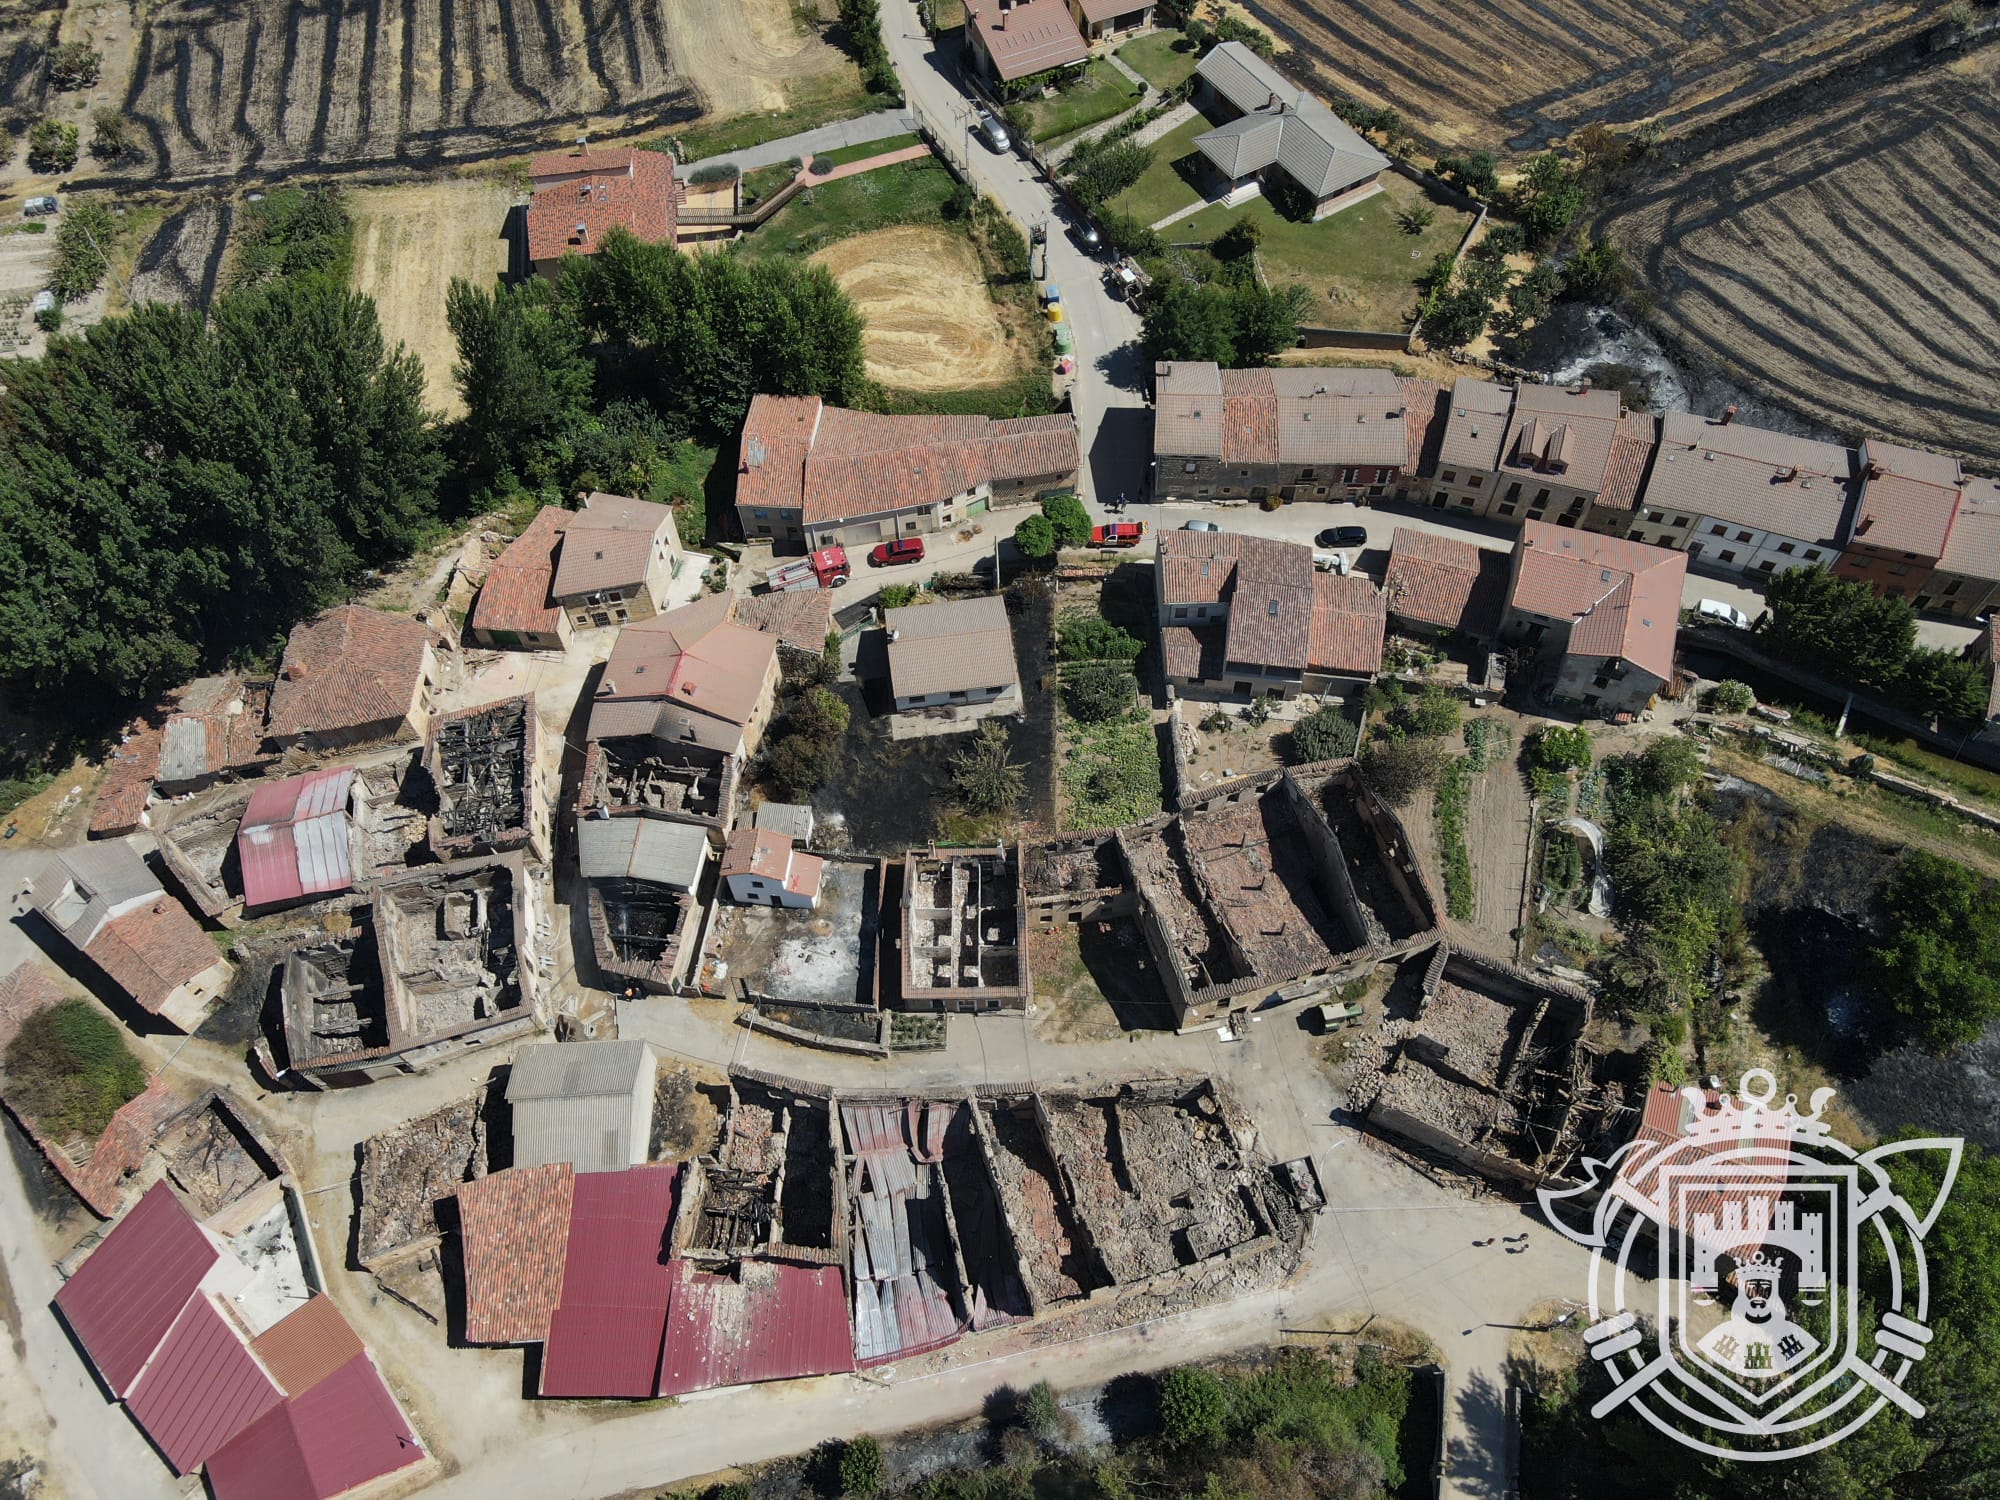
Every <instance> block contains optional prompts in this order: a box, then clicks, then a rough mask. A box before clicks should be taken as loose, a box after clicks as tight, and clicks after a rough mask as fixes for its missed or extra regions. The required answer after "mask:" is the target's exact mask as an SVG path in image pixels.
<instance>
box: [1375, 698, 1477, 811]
mask: <svg viewBox="0 0 2000 1500" xmlns="http://www.w3.org/2000/svg"><path fill="white" fill-rule="evenodd" d="M1363 704H1364V708H1365V710H1366V712H1368V713H1370V714H1380V715H1382V719H1381V722H1379V723H1378V724H1377V725H1376V726H1375V729H1374V734H1373V738H1371V739H1370V740H1369V742H1368V744H1367V745H1366V747H1364V748H1363V750H1362V752H1361V769H1362V772H1363V774H1365V775H1366V776H1367V778H1368V784H1369V785H1370V786H1372V787H1373V788H1374V789H1375V792H1376V795H1378V796H1379V797H1381V798H1382V800H1383V801H1385V802H1389V803H1392V804H1394V805H1395V806H1397V807H1402V806H1406V805H1407V804H1408V803H1410V802H1412V801H1414V800H1415V799H1416V797H1417V795H1418V794H1419V793H1421V792H1427V791H1429V790H1430V789H1431V788H1432V787H1434V786H1436V785H1437V783H1438V778H1439V777H1441V776H1442V775H1443V774H1444V770H1445V767H1446V766H1447V765H1449V764H1450V762H1451V759H1452V751H1451V746H1450V744H1449V743H1448V740H1449V737H1450V736H1451V735H1452V734H1453V733H1455V732H1456V731H1457V729H1458V727H1459V724H1460V723H1461V721H1462V720H1463V719H1464V717H1465V715H1464V711H1463V710H1462V709H1461V708H1460V707H1459V704H1458V700H1457V699H1456V698H1455V697H1453V696H1452V694H1451V691H1450V689H1448V688H1445V687H1443V686H1441V685H1439V684H1437V683H1431V684H1429V685H1428V686H1426V687H1424V688H1423V689H1422V690H1420V691H1419V692H1417V693H1415V694H1412V693H1410V692H1409V691H1408V690H1407V689H1406V688H1404V686H1403V685H1402V683H1400V682H1398V681H1396V680H1395V679H1394V678H1389V679H1386V680H1384V681H1382V682H1378V683H1375V684H1373V685H1372V686H1371V687H1370V688H1369V689H1368V692H1367V695H1366V697H1365V698H1364V699H1363Z"/></svg>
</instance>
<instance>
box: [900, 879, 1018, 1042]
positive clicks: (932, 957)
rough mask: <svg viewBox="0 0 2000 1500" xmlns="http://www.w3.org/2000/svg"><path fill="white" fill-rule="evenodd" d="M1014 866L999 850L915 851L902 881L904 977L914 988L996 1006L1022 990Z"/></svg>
mask: <svg viewBox="0 0 2000 1500" xmlns="http://www.w3.org/2000/svg"><path fill="white" fill-rule="evenodd" d="M1019 871H1020V867H1019V865H1018V863H1017V861H1016V857H1015V856H1013V855H1010V854H1007V853H1004V852H1001V851H999V850H993V851H955V852H953V853H951V854H913V855H911V856H910V859H909V863H908V870H907V875H906V877H905V886H904V895H903V901H904V917H903V946H904V953H905V957H904V964H905V972H904V980H903V994H904V997H905V998H906V999H908V998H911V997H912V996H913V995H915V996H921V997H923V998H938V999H940V1001H941V1003H945V1002H948V1001H951V1000H956V1001H958V1002H959V1003H960V1004H962V1005H964V1006H966V1007H978V1006H981V1005H990V1006H997V1005H998V1004H999V1003H1000V1001H1001V1000H1002V999H1004V998H1012V997H1014V996H1015V995H1017V994H1018V993H1019V992H1020V989H1021V947H1020V943H1021V910H1020V904H1019V902H1020V893H1019Z"/></svg>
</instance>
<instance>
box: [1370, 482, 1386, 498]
mask: <svg viewBox="0 0 2000 1500" xmlns="http://www.w3.org/2000/svg"><path fill="white" fill-rule="evenodd" d="M1386 488H1387V486H1386V485H1380V484H1371V485H1369V486H1368V493H1369V494H1370V495H1380V494H1381V493H1382V491H1383V490H1384V489H1386Z"/></svg>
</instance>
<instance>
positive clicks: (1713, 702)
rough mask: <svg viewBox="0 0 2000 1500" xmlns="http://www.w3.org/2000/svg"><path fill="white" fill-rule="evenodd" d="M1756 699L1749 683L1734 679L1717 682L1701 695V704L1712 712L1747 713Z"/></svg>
mask: <svg viewBox="0 0 2000 1500" xmlns="http://www.w3.org/2000/svg"><path fill="white" fill-rule="evenodd" d="M1756 701H1757V695H1756V694H1755V693H1753V692H1751V691H1750V685H1749V684H1748V683H1746V682H1737V681H1735V680H1734V679H1731V680H1730V681H1728V682H1718V683H1717V684H1716V685H1715V686H1714V687H1712V688H1710V689H1709V690H1708V691H1707V692H1705V693H1703V694H1702V695H1701V706H1702V707H1703V708H1704V709H1706V710H1707V711H1708V712H1709V713H1712V714H1741V713H1748V712H1749V711H1750V708H1751V707H1752V705H1754V704H1755V703H1756Z"/></svg>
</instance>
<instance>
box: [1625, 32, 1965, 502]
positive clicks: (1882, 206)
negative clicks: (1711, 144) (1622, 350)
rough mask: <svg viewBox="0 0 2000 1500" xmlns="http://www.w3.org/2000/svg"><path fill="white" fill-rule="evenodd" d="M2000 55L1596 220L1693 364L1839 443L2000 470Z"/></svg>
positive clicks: (1911, 83)
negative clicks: (1882, 437)
mask: <svg viewBox="0 0 2000 1500" xmlns="http://www.w3.org/2000/svg"><path fill="white" fill-rule="evenodd" d="M1996 79H2000V45H1991V46H1988V47H1987V48H1985V49H1984V50H1983V51H1980V52H1976V53H1973V54H1971V55H1969V56H1966V57H1963V58H1960V59H1958V60H1957V61H1955V62H1953V63H1951V64H1948V65H1945V66H1940V67H1933V68H1931V69H1928V70H1926V71H1924V72H1921V73H1918V74H1915V75H1912V76H1910V77H1907V78H1904V79H1901V80H1899V81H1896V82H1893V83H1890V84H1889V85H1887V86H1886V87H1881V88H1879V89H1875V88H1870V89H1867V90H1866V91H1857V92H1856V93H1855V94H1854V96H1853V97H1851V98H1847V99H1844V100H1841V101H1839V102H1837V103H1834V104H1833V105H1831V106H1829V107H1828V108H1825V109H1822V110H1819V111H1816V112H1814V113H1812V114H1808V115H1804V116H1801V117H1798V118H1795V119H1792V120H1790V121H1789V122H1787V123H1786V124H1784V125H1781V126H1778V127H1776V128H1773V129H1771V130H1768V131H1765V132H1763V133H1760V134H1757V135H1754V136H1749V137H1746V138H1743V139H1741V140H1738V141H1735V142H1733V143H1731V144H1730V145H1728V146H1726V147H1724V148H1722V149H1720V150H1717V151H1715V152H1713V153H1711V154H1709V155H1707V156H1704V157H1702V158H1700V159H1699V160H1697V161H1696V162H1695V163H1694V164H1693V165H1692V166H1691V167H1689V168H1687V169H1684V170H1681V171H1679V172H1676V173H1673V174H1672V175H1667V176H1663V177H1662V178H1660V179H1658V180H1656V181H1655V182H1654V183H1653V184H1652V185H1651V186H1650V187H1649V188H1648V189H1646V190H1643V191H1642V192H1641V193H1640V194H1639V195H1638V196H1636V197H1635V198H1633V199H1632V200H1630V201H1628V202H1627V203H1625V204H1623V205H1621V206H1620V207H1619V208H1618V209H1617V210H1616V211H1615V212H1614V213H1613V214H1612V215H1611V216H1610V218H1609V220H1608V228H1609V230H1610V233H1611V235H1612V237H1613V238H1614V239H1616V240H1617V241H1618V243H1620V244H1621V245H1623V246H1625V247H1626V250H1627V253H1628V255H1629V256H1630V257H1631V258H1632V260H1633V261H1634V263H1635V264H1636V265H1637V267H1638V268H1639V270H1640V272H1641V275H1642V279H1643V281H1644V283H1645V285H1646V286H1647V287H1648V288H1649V289H1650V290H1651V291H1652V292H1653V293H1654V294H1655V295H1656V296H1657V297H1658V299H1659V300H1658V312H1657V316H1656V321H1657V322H1658V323H1659V324H1660V325H1661V327H1662V330H1663V331H1664V332H1665V333H1666V334H1668V335H1669V336H1670V338H1672V339H1674V340H1677V341H1678V342H1680V343H1681V344H1682V345H1683V346H1684V347H1685V348H1686V350H1687V351H1688V352H1689V353H1690V354H1692V355H1694V356H1695V357H1696V358H1698V359H1700V360H1702V361H1705V362H1707V363H1709V364H1711V365H1713V366H1715V367H1716V368H1717V369H1719V370H1720V371H1722V372H1723V373H1724V374H1725V375H1727V376H1729V377H1730V378H1732V379H1735V380H1737V381H1740V382H1742V383H1744V384H1745V385H1747V386H1749V387H1750V388H1752V389H1761V390H1764V391H1767V392H1769V393H1770V394H1771V395H1772V396H1773V397H1775V398H1776V399H1777V400H1779V401H1781V402H1783V403H1785V404H1786V405H1788V406H1791V407H1792V408H1794V409H1795V410H1797V411H1799V412H1800V413H1802V414H1804V415H1805V416H1808V417H1811V418H1814V419H1816V420H1818V421H1820V422H1823V423H1825V424H1826V425H1828V426H1829V427H1831V428H1833V429H1834V430H1835V431H1838V432H1842V433H1850V432H1859V431H1871V432H1879V433H1885V434H1888V435H1890V436H1894V437H1898V438H1901V439H1903V440H1904V441H1907V442H1911V443H1915V444H1918V445H1920V446H1924V447H1932V448H1941V449H1945V450H1947V451H1952V452H1957V453H1961V454H1964V455H1966V456H1967V457H1969V458H1972V459H1974V460H1977V461H1980V462H1983V463H1989V464H1990V463H1993V462H1995V461H2000V417H1996V415H1995V413H1996V412H2000V368H1996V365H1995V363H1994V359H1993V350H1994V348H1995V347H1996V345H1997V344H2000V212H1996V210H1995V209H1994V207H1993V204H1992V180H1993V171H1994V142H1995V141H1996V140H2000V100H1996V98H1995V92H1994V91H1995V83H1996Z"/></svg>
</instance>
